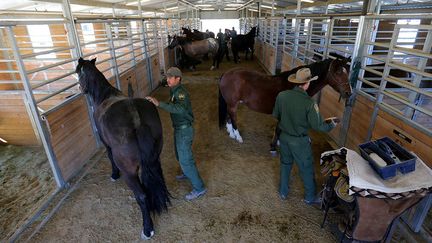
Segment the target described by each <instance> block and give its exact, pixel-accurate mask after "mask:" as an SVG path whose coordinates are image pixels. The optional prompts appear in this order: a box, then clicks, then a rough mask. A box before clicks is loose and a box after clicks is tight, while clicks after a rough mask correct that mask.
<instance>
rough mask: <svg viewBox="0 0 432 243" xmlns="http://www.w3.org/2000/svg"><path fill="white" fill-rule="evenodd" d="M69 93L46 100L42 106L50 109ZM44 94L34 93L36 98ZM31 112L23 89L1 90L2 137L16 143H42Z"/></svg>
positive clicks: (0, 124)
mask: <svg viewBox="0 0 432 243" xmlns="http://www.w3.org/2000/svg"><path fill="white" fill-rule="evenodd" d="M69 95H71V94H70V93H67V94H61V95H56V96H54V97H53V98H51V99H49V100H46V101H44V102H43V104H41V106H40V108H41V109H48V108H49V107H52V106H55V105H57V104H59V103H61V102H63V101H64V100H65V99H67V97H68V96H69ZM43 96H46V94H34V97H35V99H40V98H41V97H43ZM42 111H43V110H42ZM30 114H31V112H30V108H29V106H28V105H27V103H26V99H25V93H24V91H23V90H15V91H2V92H0V138H3V139H5V140H6V141H7V142H8V143H9V144H14V145H26V146H36V145H41V143H40V141H39V138H38V136H39V134H38V133H37V129H36V126H35V125H34V122H33V120H32V118H31V117H32V116H31V115H30Z"/></svg>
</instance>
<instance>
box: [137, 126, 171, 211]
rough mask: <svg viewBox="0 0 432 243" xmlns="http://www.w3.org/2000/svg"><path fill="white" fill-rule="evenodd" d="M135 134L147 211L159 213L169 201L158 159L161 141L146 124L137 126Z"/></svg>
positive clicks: (166, 206)
mask: <svg viewBox="0 0 432 243" xmlns="http://www.w3.org/2000/svg"><path fill="white" fill-rule="evenodd" d="M136 136H137V140H138V146H139V150H140V153H141V183H142V185H143V190H144V193H145V194H146V196H147V198H146V201H147V203H148V206H149V211H151V212H157V213H158V214H159V213H161V212H162V211H166V210H167V209H168V204H170V203H171V202H170V196H171V195H170V194H169V192H168V189H167V187H166V185H165V179H164V177H163V174H162V167H161V163H160V159H159V151H160V150H159V145H160V143H161V142H162V141H157V140H156V139H154V138H153V136H152V134H151V130H150V127H148V126H147V125H143V126H140V127H139V128H137V129H136Z"/></svg>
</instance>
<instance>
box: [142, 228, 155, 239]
mask: <svg viewBox="0 0 432 243" xmlns="http://www.w3.org/2000/svg"><path fill="white" fill-rule="evenodd" d="M153 235H154V231H152V232H150V236H149V237H147V236H146V235H145V234H144V230H142V231H141V239H143V240H150V239H151V238H152V237H153Z"/></svg>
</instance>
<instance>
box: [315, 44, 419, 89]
mask: <svg viewBox="0 0 432 243" xmlns="http://www.w3.org/2000/svg"><path fill="white" fill-rule="evenodd" d="M314 51H315V52H316V53H318V54H320V55H318V54H314V56H313V59H314V60H321V59H322V55H323V52H322V51H317V50H314ZM329 56H333V57H335V58H339V59H342V58H345V57H344V56H342V55H340V54H339V53H337V52H329ZM348 62H351V57H348ZM384 66H385V63H379V64H372V65H367V66H366V67H367V68H370V69H373V70H376V71H377V72H381V73H383V72H384ZM389 76H393V77H396V78H402V79H403V80H408V82H409V79H410V78H411V73H410V72H407V71H404V70H400V69H394V68H392V69H390V72H389ZM363 78H365V79H367V80H369V81H371V82H372V83H377V84H379V83H380V82H381V78H382V75H378V74H376V73H373V72H370V71H367V70H365V71H364V74H363ZM363 87H364V88H370V87H371V86H369V85H368V84H364V86H363ZM397 87H399V86H397V85H395V84H393V83H391V82H387V84H386V88H397Z"/></svg>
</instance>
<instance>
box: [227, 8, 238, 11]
mask: <svg viewBox="0 0 432 243" xmlns="http://www.w3.org/2000/svg"><path fill="white" fill-rule="evenodd" d="M224 10H226V11H231V10H237V8H224Z"/></svg>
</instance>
